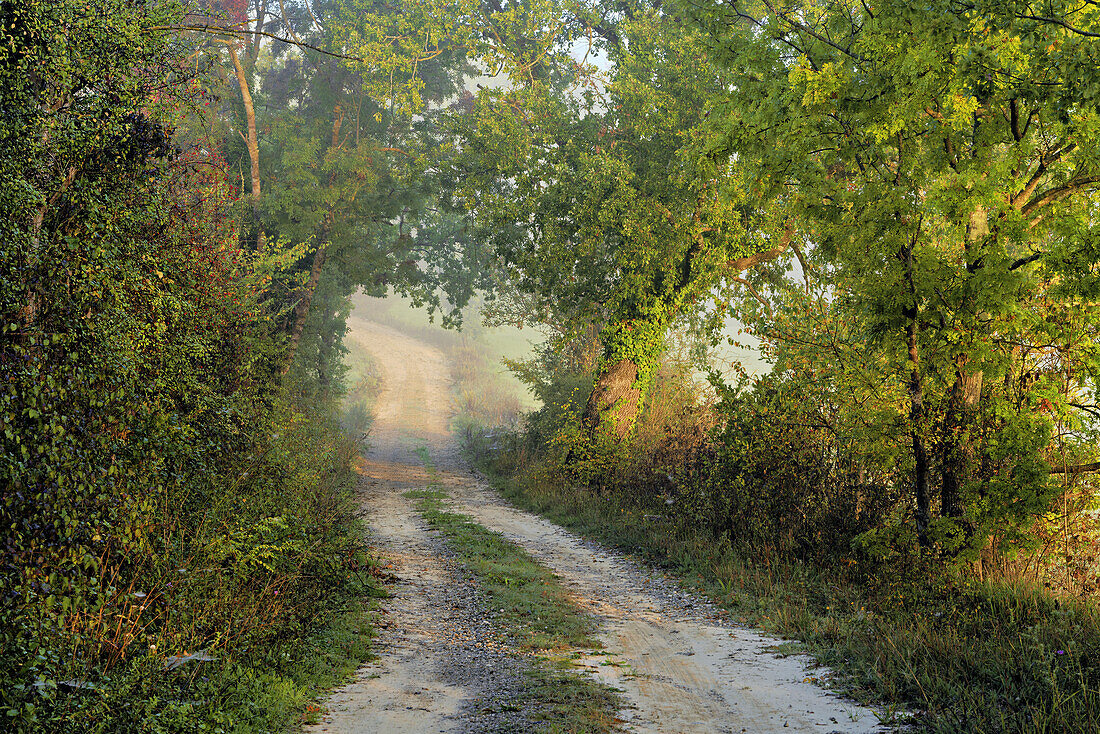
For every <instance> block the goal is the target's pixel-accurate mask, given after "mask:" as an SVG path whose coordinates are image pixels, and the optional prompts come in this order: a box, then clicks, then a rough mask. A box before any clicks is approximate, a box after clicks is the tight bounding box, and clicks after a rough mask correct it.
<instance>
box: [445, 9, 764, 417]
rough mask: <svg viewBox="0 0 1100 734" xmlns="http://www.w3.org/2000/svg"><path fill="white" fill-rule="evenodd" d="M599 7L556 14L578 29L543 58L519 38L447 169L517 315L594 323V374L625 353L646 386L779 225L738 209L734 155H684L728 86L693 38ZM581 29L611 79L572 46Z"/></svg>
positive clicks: (647, 14) (578, 325) (655, 12)
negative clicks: (673, 338)
mask: <svg viewBox="0 0 1100 734" xmlns="http://www.w3.org/2000/svg"><path fill="white" fill-rule="evenodd" d="M592 11H593V12H592V17H589V16H588V15H586V14H585V9H584V8H581V9H573V8H561V9H554V11H553V12H554V13H557V14H558V15H559V16H560V17H561V18H562V19H563V20H562V21H561V22H562V23H563V24H564V25H565V27H566V28H567V29H569V31H568V32H564V33H563V34H562V35H561V36H560V37H559V39H558V40H557V42H556V43H555V44H554V45H553V46H552V47H551V48H550V49H547V50H543V51H542V52H541V55H540V56H537V57H535V56H527V55H523V53H525V52H529V49H528V48H527V47H526V46H524V45H522V44H517V48H516V51H517V54H520V55H521V56H522V59H521V60H522V61H523V62H524V63H523V65H522V66H521V65H520V63H519V62H515V61H509V62H508V63H505V70H506V71H507V72H508V73H509V74H511V75H512V77H513V79H514V80H515V83H514V84H513V85H512V86H509V87H501V88H486V89H481V90H480V91H479V93H478V94H477V96H476V98H475V99H474V100H472V101H471V104H470V109H468V110H466V109H462V110H459V111H456V112H455V113H454V114H453V115H451V117H450V118H449V121H450V125H451V127H452V128H453V130H454V134H455V135H456V137H457V139H458V141H459V142H458V143H457V147H458V153H456V155H455V157H454V159H453V160H452V161H451V162H450V166H451V169H452V171H451V173H450V176H451V180H452V181H453V186H454V187H455V198H456V199H457V200H458V203H459V204H460V205H461V206H463V207H464V209H465V210H467V211H470V212H472V213H473V214H474V215H475V216H476V217H477V218H478V221H479V222H480V223H481V224H482V226H483V227H484V228H485V230H486V232H485V237H486V238H487V240H488V242H489V245H490V248H491V254H492V255H493V257H494V258H495V259H496V261H497V262H499V264H500V267H501V268H502V277H503V279H504V280H505V281H506V282H507V283H508V284H509V285H510V286H511V287H513V288H514V289H515V290H516V291H517V292H518V293H519V294H520V295H521V297H525V298H527V299H528V301H527V302H526V304H525V305H526V309H525V312H524V313H519V314H516V315H515V317H516V318H518V320H519V323H524V322H526V323H546V324H551V325H552V326H553V328H563V329H564V330H565V331H568V332H572V333H580V332H583V331H585V329H586V328H592V327H594V328H596V329H598V330H599V337H600V341H601V344H602V350H603V353H602V356H601V360H600V365H599V375H598V377H602V376H604V375H605V374H606V373H607V372H608V371H609V370H611V369H612V368H613V367H615V365H617V364H619V363H621V362H624V361H625V362H629V363H630V364H632V365H634V367H636V368H637V376H636V377H635V378H634V380H633V382H634V384H633V385H632V387H633V388H634V389H637V390H639V391H640V392H641V393H643V394H644V392H645V391H646V390H648V388H649V386H650V381H651V375H652V371H653V370H654V369H655V368H656V366H657V364H658V362H659V358H660V356H661V355H662V354H663V352H664V350H665V347H666V344H665V333H666V331H667V330H668V329H669V328H670V327H671V326H672V324H673V323H674V322H675V321H676V320H677V319H679V318H682V317H684V316H685V315H687V314H690V313H693V312H695V311H698V310H699V309H701V308H702V306H703V305H704V303H706V302H707V301H708V300H709V299H710V298H711V297H712V296H713V295H715V289H716V288H720V287H721V286H723V285H725V278H726V277H727V276H729V275H736V273H730V272H729V267H730V262H731V261H733V260H735V259H736V258H738V257H739V256H741V255H744V254H746V253H749V252H752V251H754V250H756V249H760V248H761V247H763V245H764V244H766V243H767V242H768V241H769V238H770V237H772V236H774V234H775V232H774V231H773V230H774V227H773V226H772V223H770V217H769V216H768V215H765V214H761V213H759V212H758V211H757V210H756V209H753V208H748V207H746V206H744V205H743V204H744V202H743V200H742V196H741V188H740V183H739V181H738V180H737V179H736V177H734V176H731V175H730V173H731V170H730V161H729V159H728V157H727V158H726V160H724V161H723V160H722V159H721V157H709V156H699V155H697V154H695V153H694V152H689V151H690V150H691V141H692V140H693V139H694V138H695V137H696V136H697V135H699V134H700V133H699V131H700V129H701V126H702V124H703V121H704V120H705V117H706V115H707V114H708V109H709V108H710V106H711V101H712V99H713V98H714V96H715V95H716V94H718V93H720V92H721V91H722V90H724V89H726V80H725V79H724V77H723V75H722V73H721V71H720V70H719V69H717V68H716V67H715V66H713V65H712V64H711V63H710V61H709V59H708V58H707V56H706V53H705V51H704V48H703V45H702V40H701V38H700V37H699V36H698V34H697V33H696V32H695V31H694V30H693V29H691V28H689V27H685V25H684V24H683V23H682V22H680V20H679V19H678V18H677V17H675V16H672V15H669V14H667V13H665V12H664V11H663V10H661V9H660V8H658V7H656V6H650V5H647V4H645V3H640V4H632V5H631V6H630V7H629V8H624V10H623V11H622V13H621V15H620V14H619V13H615V14H613V15H607V14H605V13H601V12H600V11H599V9H597V8H593V9H592ZM552 17H553V16H552ZM597 18H598V20H597ZM537 20H542V21H543V22H549V21H546V19H544V18H541V17H540V18H538V19H537ZM532 22H533V21H532ZM584 32H587V34H588V38H589V43H591V44H592V49H593V51H599V52H601V53H603V54H606V56H607V58H608V61H609V64H610V69H609V70H608V71H607V72H606V74H604V73H602V72H600V71H599V70H598V69H597V68H596V67H594V66H591V65H588V64H577V62H576V60H575V59H573V58H572V57H571V56H569V55H568V52H567V49H568V48H569V46H570V44H571V43H572V42H573V39H574V38H578V37H579V36H580V35H581V34H582V33H584ZM522 33H524V34H528V35H530V34H532V31H531V29H530V27H529V26H528V27H527V28H524V29H523V31H522ZM594 38H595V39H597V40H595V41H592V39H594ZM581 42H583V41H581ZM513 64H514V65H513ZM626 413H629V414H624V415H623V416H621V423H622V424H624V425H625V426H629V425H631V424H632V423H633V421H634V418H635V415H634V413H633V412H632V410H627V411H626ZM609 420H611V422H612V423H618V422H620V421H619V420H618V419H615V418H610V419H609Z"/></svg>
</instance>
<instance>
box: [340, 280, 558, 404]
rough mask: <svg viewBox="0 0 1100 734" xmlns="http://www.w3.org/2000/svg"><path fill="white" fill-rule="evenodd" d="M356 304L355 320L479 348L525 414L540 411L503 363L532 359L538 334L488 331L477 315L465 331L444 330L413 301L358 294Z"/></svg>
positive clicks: (436, 341) (468, 321)
mask: <svg viewBox="0 0 1100 734" xmlns="http://www.w3.org/2000/svg"><path fill="white" fill-rule="evenodd" d="M352 304H353V306H354V310H353V312H352V314H353V315H354V316H357V317H359V318H364V319H369V320H371V321H377V322H379V323H382V324H386V325H388V326H392V327H394V328H395V329H398V330H399V331H401V332H402V333H405V334H409V335H410V336H415V337H417V338H420V339H424V340H425V341H427V342H429V343H432V344H435V345H437V346H440V347H443V348H444V349H449V348H454V347H459V346H475V347H476V348H477V349H478V351H479V352H481V353H482V354H483V356H484V357H485V361H486V362H488V363H489V364H490V365H492V367H491V369H492V370H493V373H494V374H495V375H497V376H498V377H499V378H500V380H499V382H500V384H502V385H503V386H504V387H505V388H506V389H508V390H510V391H512V392H513V393H514V395H515V397H516V399H517V400H519V401H520V404H521V405H522V406H523V408H524V409H525V410H535V409H536V408H538V407H540V406H539V404H538V401H536V400H535V398H534V396H532V395H531V393H530V392H529V391H528V390H527V386H526V385H524V384H523V383H522V382H520V381H519V380H517V379H516V377H515V376H514V375H513V374H512V373H511V372H510V371H509V370H508V368H507V367H505V366H504V362H503V360H504V359H525V358H527V357H529V356H531V344H532V342H537V341H538V340H539V334H538V332H536V331H534V330H520V329H516V328H512V327H499V328H488V327H486V326H483V325H482V323H481V316H480V315H479V314H478V313H477V312H475V311H471V312H469V313H468V314H467V316H466V321H465V324H464V325H463V327H462V331H455V330H454V329H444V328H443V327H442V326H440V325H439V319H436V323H434V324H433V323H431V322H429V321H428V315H427V313H426V312H425V311H424V309H422V308H416V307H414V306H413V305H412V302H411V301H409V300H408V299H406V298H401V297H400V296H390V297H389V298H371V297H369V296H363V295H358V294H357V295H354V296H352Z"/></svg>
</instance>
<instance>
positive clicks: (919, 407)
mask: <svg viewBox="0 0 1100 734" xmlns="http://www.w3.org/2000/svg"><path fill="white" fill-rule="evenodd" d="M918 231H919V228H918ZM915 246H916V243H915V241H913V242H910V243H909V244H908V245H907V246H906V247H905V248H903V249H902V251H901V252H900V253H899V257H900V259H901V261H902V262H903V264H904V266H905V281H906V284H907V285H908V286H909V295H910V297H912V299H913V303H912V305H911V306H908V307H906V309H905V317H906V319H907V320H908V322H909V324H908V326H907V327H906V330H905V346H906V349H907V352H908V355H909V365H910V367H909V424H910V428H909V438H910V441H911V442H912V445H913V490H914V493H915V494H916V501H917V518H916V520H917V537H918V538H919V540H920V544H921V545H922V546H926V545H928V542H929V541H928V528H929V526H930V525H931V524H932V502H931V491H930V490H929V482H928V450H927V448H926V446H925V443H924V428H925V420H926V418H925V410H924V377H923V375H922V374H921V368H920V342H919V341H918V336H919V333H920V325H919V323H918V322H917V317H918V316H919V315H920V304H919V301H918V299H917V288H916V283H915V280H914V276H913V268H914V262H913V248H914V247H915Z"/></svg>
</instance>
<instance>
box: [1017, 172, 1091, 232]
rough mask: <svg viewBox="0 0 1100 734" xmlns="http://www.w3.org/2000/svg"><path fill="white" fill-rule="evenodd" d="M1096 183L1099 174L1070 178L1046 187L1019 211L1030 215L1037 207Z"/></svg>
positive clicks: (1052, 202)
mask: <svg viewBox="0 0 1100 734" xmlns="http://www.w3.org/2000/svg"><path fill="white" fill-rule="evenodd" d="M1096 184H1100V176H1084V177H1081V178H1075V179H1072V180H1071V181H1069V182H1068V183H1066V184H1063V185H1062V186H1055V187H1054V188H1052V189H1047V190H1046V191H1044V192H1043V193H1041V194H1039V195H1038V196H1036V197H1035V198H1034V199H1032V200H1031V201H1029V202H1028V203H1027V205H1026V206H1025V207H1024V208H1023V209H1021V210H1020V211H1021V213H1022V214H1023V215H1024V216H1025V217H1030V216H1031V215H1032V214H1033V213H1035V212H1036V211H1038V210H1039V209H1042V208H1043V207H1045V206H1048V205H1050V204H1054V203H1056V202H1059V201H1061V200H1062V199H1065V198H1067V197H1069V196H1072V195H1073V194H1075V193H1077V192H1078V191H1081V190H1082V189H1086V188H1088V187H1090V186H1094V185H1096ZM1035 223H1038V220H1036V222H1034V223H1033V224H1035Z"/></svg>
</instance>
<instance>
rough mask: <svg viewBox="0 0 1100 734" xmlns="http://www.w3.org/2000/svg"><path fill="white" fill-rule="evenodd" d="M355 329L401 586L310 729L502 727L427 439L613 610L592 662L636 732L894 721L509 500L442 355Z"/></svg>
mask: <svg viewBox="0 0 1100 734" xmlns="http://www.w3.org/2000/svg"><path fill="white" fill-rule="evenodd" d="M349 326H350V333H349V335H348V338H349V339H351V340H354V341H356V342H358V344H359V345H361V347H362V348H364V349H365V350H366V351H368V352H369V353H370V354H372V355H373V356H374V358H375V359H376V360H377V362H378V365H379V368H380V370H381V372H382V377H383V385H384V387H383V392H382V395H381V396H380V398H379V404H378V410H377V413H376V418H375V423H374V426H373V429H372V432H371V443H372V450H371V453H370V455H369V457H368V462H367V467H366V470H365V480H364V484H365V491H364V497H363V499H364V505H365V508H366V510H367V512H368V513H369V515H368V518H369V525H370V527H371V530H372V534H373V539H374V541H375V544H376V546H377V548H378V549H379V550H380V551H381V552H382V553H383V554H384V555H385V556H386V557H387V559H389V560H391V561H392V562H393V564H394V567H395V571H394V573H395V575H396V576H397V577H398V578H399V579H401V583H400V584H399V585H398V587H399V589H398V591H397V592H396V593H395V597H394V598H393V599H391V600H389V601H387V602H386V603H385V605H384V606H385V607H386V608H387V615H386V616H387V618H388V622H389V624H388V625H387V626H386V627H385V628H384V629H383V630H382V632H381V634H380V637H379V646H378V649H379V653H380V656H381V657H380V659H379V660H378V661H377V662H375V663H372V664H370V665H368V666H365V667H364V669H363V670H361V671H360V675H359V680H358V681H356V682H355V683H353V684H351V685H349V686H346V687H345V688H343V689H341V690H339V691H337V692H336V693H335V695H334V696H333V698H332V700H331V701H330V703H329V709H330V714H329V715H328V716H326V718H325V720H324V721H323V722H322V723H321V724H320V725H317V726H315V727H313V728H311V729H310V730H311V731H330V732H337V731H339V732H440V731H446V732H466V731H473V730H479V731H482V730H483V731H493V730H494V728H493V726H494V723H493V722H491V721H479V720H477V719H476V717H471V716H470V715H469V713H468V712H469V711H470V705H469V702H470V701H471V700H472V699H476V698H478V697H481V696H484V695H485V694H486V689H487V686H489V688H490V689H491V687H492V682H491V681H486V680H484V675H485V670H486V666H484V665H479V664H477V653H478V650H480V649H481V646H480V645H478V644H474V643H471V642H470V641H471V640H474V641H475V642H476V639H475V638H476V637H477V636H476V635H473V636H471V633H470V631H469V629H463V627H467V628H468V627H470V626H471V622H470V620H469V619H467V618H466V617H464V614H465V615H468V614H469V613H470V610H469V609H467V610H465V611H464V612H461V610H460V613H459V614H458V617H459V620H458V622H456V620H454V619H447V618H446V614H445V613H444V611H443V610H444V609H446V608H449V607H453V606H454V605H455V604H456V603H457V601H458V600H459V599H466V600H468V599H469V597H470V594H469V593H467V592H463V591H456V589H461V588H462V587H463V585H464V584H468V581H466V580H463V578H462V576H461V574H460V573H458V572H457V571H455V569H453V568H452V567H450V566H449V564H448V562H447V561H446V559H445V557H443V556H444V554H442V553H441V552H440V549H439V546H440V543H439V541H438V539H436V538H435V537H434V536H433V535H432V534H431V533H430V532H428V531H427V530H425V529H424V526H423V525H422V524H421V523H420V521H419V520H418V519H417V516H416V513H415V511H414V510H413V508H412V506H411V503H410V502H409V500H407V499H405V498H404V497H402V496H401V493H402V492H403V491H405V490H406V489H409V488H412V487H417V486H419V487H423V486H425V485H426V483H427V479H426V476H425V474H424V472H423V470H422V468H420V461H419V459H418V457H416V455H415V453H414V450H415V449H416V448H417V447H418V446H426V447H427V448H428V450H429V452H430V454H431V456H432V458H433V460H434V462H435V463H436V465H437V468H438V469H439V471H440V474H441V478H442V481H443V483H444V485H445V486H446V489H447V491H448V493H449V494H450V496H451V503H452V504H453V505H454V507H455V509H457V510H458V511H460V512H464V513H467V514H469V515H471V516H472V517H474V518H475V519H476V520H477V521H478V522H480V523H481V524H482V525H484V526H485V527H487V528H490V529H491V530H495V531H497V532H499V533H501V534H503V535H504V536H506V537H507V538H509V539H510V540H512V541H514V542H516V543H518V544H519V545H521V546H523V547H524V548H526V549H527V551H528V552H530V553H531V554H532V555H534V556H535V557H536V558H537V559H538V560H539V561H540V562H542V563H543V564H545V565H546V566H548V567H549V568H551V569H553V571H554V572H555V573H557V574H558V575H559V576H561V577H562V579H563V581H564V582H565V584H566V586H567V587H568V588H569V589H570V591H571V593H573V594H574V595H575V597H576V600H577V601H578V603H579V604H580V605H581V606H583V607H584V608H586V609H587V610H589V611H590V612H591V613H593V614H594V615H596V616H597V618H599V619H600V620H601V630H600V635H599V636H600V639H601V640H602V641H603V643H604V644H605V646H606V651H604V652H602V653H600V654H599V655H590V656H588V657H587V658H586V662H587V663H588V667H589V669H590V670H591V672H592V673H593V674H594V675H597V676H599V677H601V678H603V679H605V680H607V681H608V682H610V683H612V684H613V685H615V686H617V687H619V688H621V689H622V690H623V691H624V695H625V697H626V699H627V700H628V702H629V705H630V708H629V709H628V710H626V711H624V712H622V714H621V716H622V718H623V719H624V720H625V721H626V722H627V723H626V725H625V726H626V728H627V729H628V730H631V731H637V732H667V733H675V732H755V733H759V734H768V733H770V732H775V733H776V734H779V733H784V734H785V733H786V732H792V731H793V732H823V733H828V734H832V733H835V732H844V733H845V734H849V733H858V732H876V731H885V729H883V728H881V727H880V726H879V725H878V718H877V717H876V716H875V715H874V713H873V712H872V711H870V710H869V709H865V708H861V707H859V706H857V705H856V704H854V703H852V702H848V701H845V700H843V699H840V698H839V697H837V696H834V695H832V694H830V693H828V692H827V691H825V690H823V689H822V688H820V687H818V686H816V685H814V684H813V683H812V682H810V679H811V678H814V677H820V676H822V675H823V671H822V670H820V669H816V670H815V669H811V668H810V667H809V664H810V663H811V661H810V660H809V659H807V658H805V657H804V656H787V657H779V656H777V655H775V654H774V652H773V650H774V647H775V646H776V645H779V644H782V642H783V641H782V640H778V639H774V638H770V637H766V636H764V635H761V634H759V633H757V632H755V631H752V630H746V629H743V628H739V627H735V626H732V625H730V624H728V623H725V622H723V621H722V620H721V617H720V615H719V614H718V613H717V610H716V609H715V608H714V607H713V606H712V605H711V604H710V603H709V602H707V601H706V600H704V599H702V598H699V597H697V596H695V595H692V594H689V593H685V592H683V591H682V590H680V589H679V588H678V587H677V586H676V585H675V584H674V583H672V582H670V581H669V580H668V579H666V578H664V577H662V576H661V575H660V574H658V573H656V572H653V571H651V570H649V569H646V568H643V567H641V566H639V565H638V564H636V563H634V562H632V561H630V560H629V559H626V558H624V557H622V556H621V555H619V554H617V553H614V552H611V551H608V550H606V549H604V548H601V547H600V546H598V545H597V544H594V543H591V542H588V541H585V540H583V539H581V538H579V537H578V536H576V535H574V534H572V533H570V532H568V531H566V530H563V529H562V528H560V527H558V526H556V525H554V524H553V523H551V522H549V521H547V520H544V519H542V518H540V517H537V516H535V515H532V514H529V513H526V512H523V511H520V510H517V509H515V508H513V507H511V506H510V505H508V504H507V503H505V502H504V501H503V500H501V499H500V498H499V497H498V496H497V495H496V494H495V493H493V492H492V491H491V490H490V489H488V488H486V487H485V486H484V484H482V483H481V482H479V481H478V479H477V478H476V477H475V476H474V475H473V474H472V473H471V472H470V471H469V470H468V469H467V468H466V467H465V465H464V464H463V462H462V460H461V458H460V455H459V452H458V449H457V447H456V445H455V443H454V442H453V440H452V438H451V436H450V434H449V432H448V431H447V420H448V417H449V414H450V397H449V382H448V376H447V375H448V373H447V370H446V364H445V361H444V358H443V355H442V354H441V353H440V352H439V350H437V349H435V348H433V347H431V346H429V345H426V344H424V343H422V342H419V341H416V340H414V339H411V338H409V337H406V336H404V335H402V334H400V333H398V332H396V331H394V330H393V329H390V328H388V327H385V326H381V325H378V324H374V323H372V322H369V321H365V320H362V319H357V318H352V319H350V320H349ZM463 619H465V625H464V624H462V623H461V622H462V620H463ZM473 626H476V624H475V625H473ZM490 636H491V635H490ZM470 645H473V646H472V647H471V648H470V649H471V650H472V652H469V653H468V654H465V655H460V656H458V657H459V658H461V659H456V655H455V650H456V648H463V647H464V646H470ZM498 662H499V661H498ZM608 663H610V665H609V664H608ZM493 669H495V668H493ZM464 671H465V672H464ZM464 711H465V712H467V714H466V715H464V714H463V712H464ZM497 725H502V722H497ZM511 725H514V722H512V723H511V724H510V726H509V727H508V728H507V730H513V729H511ZM501 730H505V728H504V727H503V726H501ZM519 730H522V729H519Z"/></svg>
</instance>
